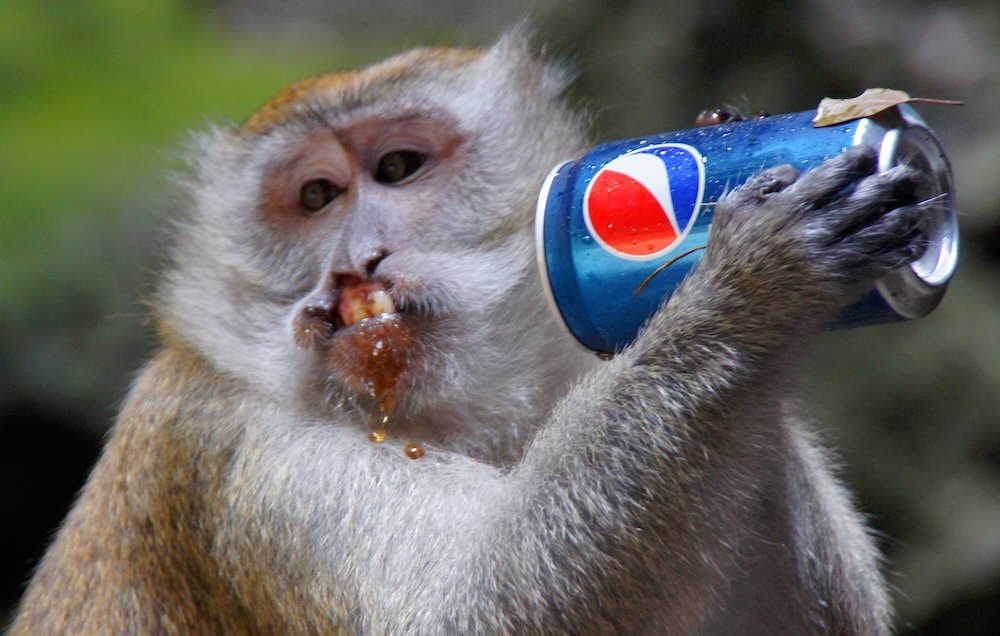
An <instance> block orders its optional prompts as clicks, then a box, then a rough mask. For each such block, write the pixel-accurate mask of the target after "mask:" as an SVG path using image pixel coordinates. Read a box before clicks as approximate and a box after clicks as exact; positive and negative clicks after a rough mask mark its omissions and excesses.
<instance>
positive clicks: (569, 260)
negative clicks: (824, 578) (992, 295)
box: [536, 104, 958, 352]
mask: <svg viewBox="0 0 1000 636" xmlns="http://www.w3.org/2000/svg"><path fill="white" fill-rule="evenodd" d="M814 115H815V112H814V111H804V112H800V113H791V114H784V115H774V116H770V117H765V118H761V119H754V120H748V121H739V122H731V123H728V124H721V125H718V126H712V127H707V128H694V129H691V130H682V131H677V132H670V133H664V134H658V135H652V136H649V137H642V138H636V139H628V140H624V141H614V142H610V143H606V144H603V145H600V146H597V147H596V148H594V149H592V150H590V151H589V152H588V153H587V154H586V155H585V156H583V157H582V158H580V159H578V160H576V161H568V162H566V163H563V164H562V165H560V166H557V167H556V168H555V169H554V170H553V171H552V172H551V173H550V174H549V176H548V178H547V179H546V180H545V183H544V185H543V187H542V190H541V193H540V195H539V200H538V214H537V220H536V236H537V241H538V263H539V268H540V269H541V274H542V280H543V282H544V285H545V286H546V291H547V295H548V297H549V300H550V301H551V305H552V307H553V309H554V311H555V313H556V315H557V316H558V317H559V318H560V319H561V320H562V322H563V323H564V324H565V325H566V327H567V329H568V330H569V331H570V333H571V334H572V335H573V336H574V337H575V338H576V339H577V340H579V341H580V342H581V343H582V344H583V345H584V346H586V347H587V348H589V349H592V350H594V351H598V352H614V351H616V350H619V349H621V348H622V347H623V346H625V345H627V344H628V343H630V342H631V341H632V340H633V339H634V338H635V336H636V334H637V332H638V331H639V328H640V327H641V326H642V324H643V323H644V322H645V321H646V319H647V318H648V317H649V316H650V315H651V314H652V313H653V312H654V311H656V309H657V308H658V307H659V306H660V304H661V302H662V301H663V299H664V298H665V297H667V296H669V295H670V294H671V293H672V292H673V290H674V289H675V288H676V287H677V286H678V284H680V282H681V280H682V279H683V278H684V276H685V275H686V274H687V273H688V271H690V270H691V268H692V267H694V265H695V264H696V263H697V262H698V260H699V258H700V256H701V253H702V252H701V251H699V250H698V249H697V248H700V247H703V246H704V245H705V244H706V243H707V241H708V235H709V232H710V229H711V222H712V211H713V206H714V204H715V202H716V201H718V200H719V198H720V197H722V196H723V194H724V193H725V192H726V191H728V190H731V189H733V188H735V187H736V186H738V185H740V184H741V183H742V182H743V181H745V180H746V179H747V178H749V177H750V176H751V175H753V174H755V173H757V172H759V171H760V170H762V169H764V168H768V167H773V166H777V165H780V164H791V165H792V166H795V167H796V168H798V169H799V170H802V171H804V170H807V169H809V168H811V167H814V166H816V165H818V164H820V163H822V162H823V161H824V160H826V159H829V158H831V157H833V156H836V155H838V154H840V153H841V152H843V151H844V150H846V149H847V148H849V147H851V146H855V145H868V146H873V147H875V148H877V149H878V153H879V155H878V156H879V159H878V162H879V163H878V167H879V170H886V169H888V168H890V167H892V166H894V165H897V164H906V165H909V166H911V167H913V168H914V169H916V170H918V171H920V172H921V173H922V174H923V175H924V177H925V178H924V179H923V180H922V182H923V184H922V185H921V189H922V191H921V192H918V197H919V200H921V201H932V204H931V205H927V206H925V207H926V209H927V214H926V218H925V220H924V221H923V222H922V226H921V227H922V230H923V232H924V233H925V235H926V236H927V237H928V240H929V247H928V249H927V251H926V253H925V254H924V255H923V256H922V257H921V258H920V259H918V260H917V261H915V262H913V263H911V264H909V265H906V266H903V267H901V268H899V269H897V270H894V271H892V272H890V273H889V274H888V275H886V276H884V277H883V278H881V279H880V280H878V281H877V283H876V284H875V288H874V289H873V290H871V291H870V292H869V293H868V294H866V295H865V296H864V297H863V298H862V299H861V300H860V301H859V302H858V303H856V304H855V305H852V306H851V307H848V308H846V309H844V310H843V312H842V314H841V315H840V316H839V317H838V318H837V319H836V321H835V323H834V324H833V325H831V326H834V327H853V326H861V325H869V324H878V323H884V322H891V321H895V320H900V319H908V318H919V317H922V316H924V315H926V314H928V313H929V312H930V311H931V310H933V309H934V308H935V307H936V306H937V304H938V303H939V302H940V301H941V298H942V296H943V295H944V292H945V289H946V288H947V285H948V281H949V280H950V279H951V276H952V273H953V272H954V269H955V264H956V261H957V259H958V222H957V217H956V215H955V208H954V202H953V198H952V190H953V187H952V178H951V169H950V166H949V164H948V159H947V157H946V156H945V154H944V150H943V149H942V147H941V144H940V142H939V141H938V139H937V137H936V136H935V135H934V133H933V131H931V130H930V128H928V127H927V125H926V124H925V123H924V121H923V120H922V119H921V118H920V116H919V115H917V113H916V111H914V110H913V108H911V107H910V106H908V105H905V104H904V105H901V106H896V107H893V108H890V109H888V110H886V111H883V112H881V113H879V114H877V115H874V116H871V117H868V118H865V119H858V120H854V121H849V122H845V123H841V124H837V125H834V126H828V127H823V128H816V127H814V126H813V125H812V119H813V116H814ZM667 263H669V265H667V266H664V265H665V264H667Z"/></svg>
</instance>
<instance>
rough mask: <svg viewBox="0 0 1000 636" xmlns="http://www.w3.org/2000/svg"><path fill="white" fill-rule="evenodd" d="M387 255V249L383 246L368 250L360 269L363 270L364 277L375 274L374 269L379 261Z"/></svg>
mask: <svg viewBox="0 0 1000 636" xmlns="http://www.w3.org/2000/svg"><path fill="white" fill-rule="evenodd" d="M388 255H389V250H387V249H385V248H378V249H373V250H372V251H371V252H369V253H368V254H367V255H366V256H365V258H364V259H363V263H362V269H363V270H364V272H365V277H366V278H371V277H372V276H374V275H375V269H376V268H377V267H378V266H379V263H381V262H382V261H384V260H385V257H386V256H388Z"/></svg>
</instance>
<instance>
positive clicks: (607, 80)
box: [0, 0, 1000, 635]
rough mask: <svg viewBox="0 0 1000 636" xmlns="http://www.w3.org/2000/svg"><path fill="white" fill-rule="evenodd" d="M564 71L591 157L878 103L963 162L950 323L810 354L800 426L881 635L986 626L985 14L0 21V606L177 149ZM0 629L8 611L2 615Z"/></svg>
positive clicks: (123, 376)
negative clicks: (865, 552)
mask: <svg viewBox="0 0 1000 636" xmlns="http://www.w3.org/2000/svg"><path fill="white" fill-rule="evenodd" d="M529 14H530V16H531V21H532V23H533V24H534V25H535V26H536V27H537V30H538V40H539V41H540V42H542V43H546V44H547V46H548V49H549V50H550V51H552V52H553V53H554V54H555V56H556V57H557V58H560V59H566V60H568V62H569V64H570V65H571V66H573V67H575V68H577V69H579V71H580V77H579V80H578V81H577V83H576V84H575V86H574V87H573V98H574V100H575V101H577V102H578V103H580V104H581V105H583V106H584V107H586V108H588V109H589V110H590V111H591V112H592V113H593V120H594V129H595V140H597V139H608V138H615V137H624V136H635V135H640V134H643V133H647V132H655V131H660V130H672V129H679V128H686V127H689V126H690V125H691V123H692V122H693V119H694V116H695V114H696V113H697V112H698V111H699V110H701V109H702V108H706V107H714V106H719V105H723V104H726V105H733V106H736V107H739V108H741V109H743V110H745V111H748V112H754V111H756V110H766V111H768V112H786V111H794V110H803V109H806V108H811V107H814V106H815V105H816V104H817V103H818V101H819V99H820V98H822V97H825V96H831V97H848V96H852V95H856V94H858V93H860V92H861V91H862V90H863V89H865V88H869V87H888V88H899V89H904V90H907V91H909V92H910V93H911V94H914V95H920V96H926V97H940V98H948V99H961V100H964V101H965V102H966V104H967V105H966V106H965V107H962V108H960V109H940V108H939V109H930V108H923V107H921V108H920V110H921V112H922V113H923V114H924V116H925V117H926V118H927V119H928V122H929V123H930V124H931V125H932V127H934V128H935V130H937V132H938V133H939V135H940V136H941V138H942V140H943V142H944V144H945V147H946V148H947V149H948V151H949V155H950V157H951V159H952V162H953V164H954V168H955V178H956V184H957V188H956V189H957V193H958V196H957V198H958V203H959V208H960V213H961V223H962V240H963V254H962V258H961V263H960V267H959V272H958V274H957V275H956V277H955V280H954V282H953V284H952V287H951V289H950V291H949V294H948V296H947V297H946V298H945V301H944V303H943V305H942V307H941V308H939V309H938V310H937V311H936V312H935V313H934V314H932V315H931V316H930V317H928V318H925V319H923V320H920V321H914V322H911V323H906V324H897V325H887V326H881V327H874V328H866V329H857V330H851V331H841V332H836V333H830V334H826V335H824V336H823V337H822V338H821V339H820V341H819V342H818V344H817V346H816V347H815V349H814V350H813V351H812V352H810V354H809V355H808V356H807V358H806V359H805V360H804V361H803V364H802V374H801V377H802V379H803V382H802V384H803V385H804V396H803V404H804V408H805V409H806V410H807V411H808V412H810V413H811V414H812V415H814V416H815V419H816V420H817V421H818V422H820V423H822V424H821V426H822V428H823V431H824V434H825V436H826V438H827V439H829V440H830V441H831V443H832V445H833V446H834V447H836V448H838V449H840V452H839V455H840V456H841V457H842V458H843V460H844V461H843V468H844V470H843V472H844V475H845V477H846V478H847V480H848V482H849V484H850V485H851V488H852V489H853V490H854V491H855V492H856V493H857V494H858V498H859V502H860V504H861V505H862V507H863V509H864V510H865V511H866V512H867V513H868V514H870V515H871V517H872V519H873V522H874V524H875V526H876V528H877V529H878V530H879V531H880V533H881V535H880V536H881V540H882V544H883V548H884V549H885V551H886V554H887V557H888V568H889V570H890V571H891V572H892V582H893V584H894V585H896V586H897V587H898V588H899V594H898V603H897V604H898V607H899V610H900V629H901V631H903V632H907V633H914V634H927V635H930V634H969V635H971V634H994V633H997V631H998V630H1000V616H998V613H1000V611H998V608H1000V337H998V336H997V327H998V326H1000V268H998V264H1000V214H998V211H1000V179H997V178H996V177H995V173H996V170H997V168H998V166H1000V129H998V126H997V123H996V121H997V113H998V112H1000V110H998V106H1000V6H998V3H997V2H995V1H993V0H964V1H959V0H954V1H945V0H939V1H933V2H925V1H919V0H887V1H885V2H879V3H871V2H865V1H863V0H808V1H803V2H792V1H790V0H787V1H785V0H767V1H763V2H758V3H741V2H736V1H735V0H544V1H541V2H529V1H527V0H494V1H492V2H481V3H477V2H466V1H462V0H419V1H415V2H402V1H400V0H368V2H365V3H350V2H346V1H337V0H289V1H288V2H269V1H265V0H217V1H209V0H200V1H197V2H195V1H189V2H172V1H169V0H131V1H129V0H93V1H91V2H83V1H79V0H77V1H64V2H30V1H26V2H20V1H17V0H15V2H8V3H3V4H0V298H2V300H0V378H2V380H3V381H2V382H0V434H2V435H3V437H4V440H5V441H4V444H3V445H0V466H2V467H3V468H2V469H0V509H3V514H4V516H5V518H6V519H17V522H16V523H15V524H12V525H11V524H5V527H4V533H5V536H3V537H0V540H2V541H3V543H4V545H5V546H6V548H7V549H6V550H5V551H4V554H3V559H4V560H3V561H0V573H2V574H3V582H2V585H0V594H2V596H0V603H3V604H6V605H9V604H10V603H12V602H13V601H14V600H15V599H16V597H17V595H18V593H19V586H20V584H21V582H22V579H23V577H24V576H25V571H26V567H27V566H28V565H29V562H30V559H33V558H35V556H36V555H37V554H38V553H39V552H40V550H41V548H42V546H43V543H44V541H45V538H46V536H47V533H48V532H49V531H50V530H51V528H53V527H54V526H55V524H56V523H57V521H58V519H59V518H60V517H61V516H62V515H63V514H64V512H65V506H66V505H67V503H68V500H69V497H70V496H71V493H72V491H73V489H74V488H76V487H77V486H78V485H79V484H80V483H81V482H82V480H83V478H84V471H85V470H86V467H87V466H88V465H90V463H92V461H93V457H94V453H95V452H96V448H97V445H98V442H99V435H100V434H101V433H102V432H103V431H104V430H105V428H106V426H107V424H108V422H109V421H110V419H111V417H112V415H113V412H114V410H115V407H114V405H115V402H116V401H117V400H119V399H120V398H121V396H122V395H123V393H124V391H125V390H126V386H127V383H128V381H129V378H130V375H131V373H132V371H133V370H134V369H135V368H136V367H137V366H139V365H140V364H141V362H142V359H143V358H144V357H145V356H146V355H148V352H149V350H150V347H151V346H152V345H151V340H150V331H151V328H150V325H149V324H148V321H146V319H145V316H146V311H145V309H144V308H143V306H142V304H141V302H142V299H143V297H144V296H145V295H146V293H147V291H148V286H149V285H150V284H151V282H152V281H153V278H154V277H153V274H152V272H153V271H154V270H155V266H156V260H157V254H158V250H159V249H160V245H161V243H162V240H161V239H162V236H163V235H162V234H161V232H162V231H163V229H164V227H165V226H166V225H167V223H166V221H165V218H164V217H165V216H166V215H167V214H168V213H169V211H170V208H171V207H172V205H174V203H173V202H172V201H171V198H170V197H171V192H172V187H171V184H170V182H169V178H168V177H169V175H170V174H171V172H174V171H176V170H182V169H183V166H182V164H181V162H180V161H179V158H178V155H180V151H181V150H183V147H184V145H185V143H186V140H187V137H186V136H185V135H186V133H185V131H187V130H191V129H198V128H203V127H204V126H205V125H207V124H209V123H211V122H223V123H225V122H228V121H239V120H240V119H242V118H243V117H245V116H246V115H247V114H249V113H250V112H252V111H253V110H254V108H255V107H256V106H257V105H258V104H260V103H261V102H263V101H264V100H265V99H266V98H267V97H268V96H269V95H270V94H272V93H274V92H276V91H277V90H278V89H280V87H282V86H284V85H286V84H287V83H289V82H290V81H292V80H295V79H298V78H301V77H303V76H307V75H310V74H313V73H316V72H320V71H325V70H329V69H332V68H343V67H349V66H355V65H358V64H363V63H367V62H371V61H375V60H377V59H379V58H381V57H383V56H384V55H387V54H390V53H392V52H396V51H400V50H403V49H405V48H409V47H411V46H416V45H421V44H453V45H481V44H486V43H488V42H489V41H491V40H492V39H493V38H495V37H496V35H497V34H498V33H499V32H500V31H501V30H502V29H503V28H505V27H506V26H508V25H510V24H513V23H514V22H516V21H518V20H519V19H520V18H522V17H523V16H525V15H529ZM0 607H2V605H0Z"/></svg>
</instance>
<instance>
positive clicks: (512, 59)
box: [486, 19, 576, 96]
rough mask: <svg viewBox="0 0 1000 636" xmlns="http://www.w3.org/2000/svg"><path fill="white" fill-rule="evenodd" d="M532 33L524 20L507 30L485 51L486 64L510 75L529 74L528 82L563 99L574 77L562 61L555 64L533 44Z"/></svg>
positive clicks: (533, 35) (554, 61) (545, 52)
mask: <svg viewBox="0 0 1000 636" xmlns="http://www.w3.org/2000/svg"><path fill="white" fill-rule="evenodd" d="M535 39H536V38H535V29H534V27H533V26H532V25H531V24H530V23H529V22H528V21H527V20H526V19H525V20H522V21H520V22H518V23H517V24H515V25H514V26H513V27H511V28H510V29H508V30H507V31H506V32H505V33H504V34H503V35H502V36H500V38H499V39H498V40H497V42H496V43H495V44H494V45H493V46H492V47H491V48H490V49H489V50H488V51H487V55H486V58H487V60H486V61H487V63H490V64H491V66H493V68H497V67H505V68H509V69H511V71H513V72H520V73H525V72H527V73H529V74H530V75H531V77H530V78H526V79H529V81H531V83H533V84H535V85H536V86H541V88H543V89H544V90H546V91H547V92H549V93H550V94H551V95H553V96H559V95H562V94H563V93H564V92H565V91H566V89H567V88H568V87H569V85H570V84H571V83H572V82H573V79H574V78H575V76H576V73H575V72H574V71H573V70H571V68H570V67H569V66H568V65H567V64H566V63H565V61H562V60H555V59H553V58H552V56H551V55H550V54H549V52H548V51H546V50H545V47H544V46H541V45H538V44H537V43H536V42H535Z"/></svg>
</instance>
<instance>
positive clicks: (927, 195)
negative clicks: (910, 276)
mask: <svg viewBox="0 0 1000 636" xmlns="http://www.w3.org/2000/svg"><path fill="white" fill-rule="evenodd" d="M891 146H892V151H891V157H890V162H891V164H890V165H905V166H909V167H911V168H913V169H914V170H917V171H918V172H920V173H921V174H922V175H923V176H924V179H923V181H922V182H921V184H920V186H919V188H918V191H917V200H918V201H920V202H921V205H922V206H924V207H925V208H926V209H927V216H926V218H925V220H924V221H923V222H922V223H921V229H922V230H923V231H924V233H925V234H926V235H927V240H928V241H929V244H928V246H927V251H926V252H924V255H923V256H921V257H920V258H919V259H918V260H916V261H914V262H913V263H911V264H910V269H912V270H913V273H915V274H916V275H917V277H918V278H919V279H920V280H922V281H924V282H925V283H927V284H928V285H933V286H938V285H942V284H944V283H946V282H947V281H948V279H949V278H951V275H952V273H953V271H954V269H955V261H956V254H955V244H956V238H957V237H956V228H955V224H954V221H953V217H954V210H953V201H952V184H951V179H950V171H949V170H948V168H947V163H946V160H945V158H944V154H943V152H942V150H941V147H940V145H938V143H937V140H936V139H934V138H933V137H932V136H931V134H930V133H929V132H928V131H927V129H925V128H922V127H917V126H907V127H905V128H903V129H901V130H899V131H898V134H897V135H896V140H895V143H894V144H891Z"/></svg>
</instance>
